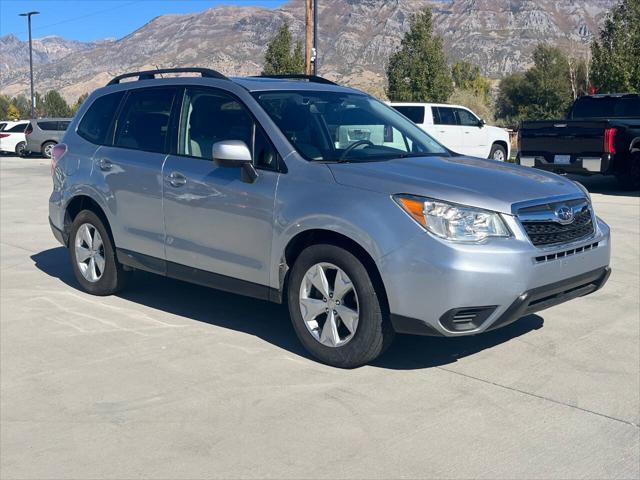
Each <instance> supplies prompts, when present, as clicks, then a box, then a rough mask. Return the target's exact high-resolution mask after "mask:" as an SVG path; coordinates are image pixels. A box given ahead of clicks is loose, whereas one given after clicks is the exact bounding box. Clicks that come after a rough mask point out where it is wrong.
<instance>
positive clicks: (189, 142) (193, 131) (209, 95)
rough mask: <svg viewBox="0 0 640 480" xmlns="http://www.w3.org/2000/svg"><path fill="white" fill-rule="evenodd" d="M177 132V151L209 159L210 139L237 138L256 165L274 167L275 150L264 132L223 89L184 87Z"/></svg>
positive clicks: (275, 164) (211, 148) (275, 161)
mask: <svg viewBox="0 0 640 480" xmlns="http://www.w3.org/2000/svg"><path fill="white" fill-rule="evenodd" d="M180 132H181V133H180V140H179V143H178V153H179V154H180V155H188V156H190V157H196V158H203V159H205V160H212V151H213V144H214V143H216V142H222V141H225V140H240V141H242V142H244V143H245V144H246V145H247V147H248V148H249V150H250V151H251V154H252V158H253V161H254V164H255V166H256V167H262V168H268V169H274V170H275V169H276V168H277V152H276V150H275V149H274V147H273V146H272V145H271V142H270V141H269V139H268V138H267V136H266V134H265V133H264V132H263V131H262V129H261V128H260V126H259V125H257V124H256V123H255V122H254V120H253V117H252V116H251V115H250V114H249V112H248V111H247V110H246V108H245V107H244V105H242V104H241V103H240V102H239V101H238V100H236V99H235V98H234V97H232V96H230V95H228V94H226V93H224V92H219V91H214V90H209V89H208V90H204V89H187V95H186V97H185V101H184V104H183V106H182V125H181V128H180Z"/></svg>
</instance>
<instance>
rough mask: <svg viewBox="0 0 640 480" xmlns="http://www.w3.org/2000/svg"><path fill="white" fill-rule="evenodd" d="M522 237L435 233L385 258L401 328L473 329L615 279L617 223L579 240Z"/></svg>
mask: <svg viewBox="0 0 640 480" xmlns="http://www.w3.org/2000/svg"><path fill="white" fill-rule="evenodd" d="M510 228H511V230H512V231H513V232H514V237H513V238H509V239H495V240H493V241H491V242H488V243H486V244H483V245H468V244H467V245H465V244H453V243H449V242H444V241H440V240H437V239H434V238H433V237H431V236H430V235H428V234H426V233H425V234H423V235H419V236H417V237H414V238H413V239H412V240H411V241H410V242H409V243H408V244H407V245H405V246H404V247H402V248H400V249H398V250H396V251H394V252H392V253H390V254H388V255H386V256H385V257H383V258H382V259H381V260H380V261H379V267H380V271H381V275H382V278H383V281H384V284H385V288H386V290H387V297H388V300H389V308H390V311H391V319H392V322H393V325H394V328H395V330H396V331H397V332H399V333H410V334H423V335H438V336H460V335H472V334H477V333H481V332H484V331H488V330H492V329H495V328H498V327H502V326H505V325H508V324H509V323H511V322H513V321H515V320H517V319H518V318H521V317H523V316H525V315H528V314H530V313H533V312H536V311H540V310H543V309H545V308H549V307H551V306H554V305H557V304H559V303H563V302H566V301H569V300H571V299H574V298H577V297H581V296H584V295H587V294H589V293H592V292H594V291H596V290H598V289H599V288H601V287H602V286H603V285H604V284H605V282H606V281H607V279H608V277H609V272H610V270H609V261H610V256H611V247H610V232H609V227H608V226H607V225H606V224H605V223H604V222H602V221H601V220H599V219H598V221H597V229H596V233H595V234H594V235H593V236H591V237H589V238H587V239H583V240H580V241H578V242H574V243H572V244H567V245H561V246H556V247H552V248H537V247H534V246H533V245H532V244H531V243H530V242H529V241H528V239H527V238H526V234H525V233H523V232H522V230H521V229H519V230H518V229H517V225H510Z"/></svg>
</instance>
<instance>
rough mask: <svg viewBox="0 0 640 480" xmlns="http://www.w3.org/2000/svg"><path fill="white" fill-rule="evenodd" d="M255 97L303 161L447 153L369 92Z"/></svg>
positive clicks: (281, 93)
mask: <svg viewBox="0 0 640 480" xmlns="http://www.w3.org/2000/svg"><path fill="white" fill-rule="evenodd" d="M254 96H255V98H256V99H257V100H258V102H259V103H260V105H261V106H262V108H264V109H265V111H266V112H267V113H268V114H269V116H271V118H272V119H273V121H274V122H275V123H276V125H278V127H279V128H280V130H281V131H282V133H283V134H284V135H285V136H286V137H287V138H288V139H289V140H290V141H291V144H292V145H293V146H294V147H295V148H296V150H298V152H299V153H300V154H301V155H302V156H304V157H305V158H306V159H308V160H315V161H325V162H367V161H380V160H390V159H394V158H403V157H408V156H425V155H449V152H448V150H447V149H446V148H444V147H443V146H442V145H440V144H439V143H438V142H436V141H435V140H434V139H432V138H431V137H430V136H429V135H427V134H426V133H424V132H423V131H422V130H421V129H420V128H418V127H417V126H416V125H414V124H413V123H411V122H410V121H409V120H407V119H406V118H405V117H403V116H402V115H400V114H399V113H397V112H396V111H395V110H393V109H392V108H390V107H388V106H386V105H385V104H383V103H381V102H379V101H378V100H375V99H374V98H372V97H369V96H368V95H363V94H358V93H343V92H323V91H315V92H314V91H269V92H257V93H254Z"/></svg>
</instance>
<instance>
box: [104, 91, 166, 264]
mask: <svg viewBox="0 0 640 480" xmlns="http://www.w3.org/2000/svg"><path fill="white" fill-rule="evenodd" d="M177 93H178V89H177V88H175V87H153V88H140V89H135V90H131V91H129V92H128V93H127V96H126V98H125V99H124V103H123V105H122V107H121V109H120V113H119V115H118V118H117V121H116V125H115V135H114V139H113V143H112V145H109V146H102V147H100V148H99V149H98V151H97V152H96V154H95V155H94V166H93V174H94V175H95V176H96V177H97V178H95V179H94V182H93V183H94V185H95V184H97V185H102V188H104V189H105V190H106V192H105V193H106V194H105V198H106V201H107V203H108V205H107V207H108V209H109V210H110V213H111V215H112V216H113V218H114V221H113V223H112V225H111V227H112V231H113V235H114V240H115V243H116V245H117V247H118V249H123V250H128V251H131V252H135V253H139V254H143V255H146V256H148V257H154V258H156V259H164V217H163V214H162V183H163V182H162V164H163V162H164V159H165V157H166V156H167V152H168V144H169V138H168V129H169V119H170V116H171V113H172V109H173V108H174V107H175V102H176V99H177V97H178V95H177ZM123 253H124V252H123Z"/></svg>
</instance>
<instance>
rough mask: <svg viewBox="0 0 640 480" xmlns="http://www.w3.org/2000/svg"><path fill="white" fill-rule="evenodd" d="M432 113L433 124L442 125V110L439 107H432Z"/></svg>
mask: <svg viewBox="0 0 640 480" xmlns="http://www.w3.org/2000/svg"><path fill="white" fill-rule="evenodd" d="M431 115H433V124H434V125H442V121H441V120H440V112H439V111H438V107H431Z"/></svg>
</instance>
